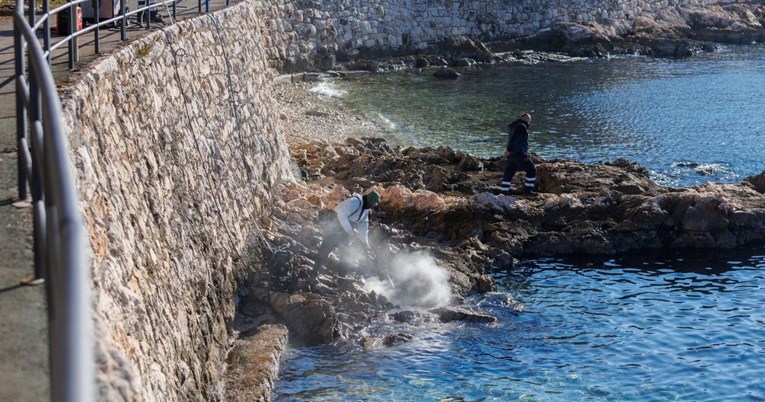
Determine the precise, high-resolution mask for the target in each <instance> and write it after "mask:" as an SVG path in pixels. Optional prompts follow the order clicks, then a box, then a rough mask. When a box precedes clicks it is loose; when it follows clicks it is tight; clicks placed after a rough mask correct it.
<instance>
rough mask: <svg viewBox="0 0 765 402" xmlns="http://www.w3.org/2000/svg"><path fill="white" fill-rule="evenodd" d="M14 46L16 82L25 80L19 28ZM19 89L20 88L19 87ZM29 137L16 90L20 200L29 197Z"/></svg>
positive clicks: (22, 43) (25, 116)
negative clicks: (26, 157)
mask: <svg viewBox="0 0 765 402" xmlns="http://www.w3.org/2000/svg"><path fill="white" fill-rule="evenodd" d="M13 46H14V48H15V56H16V58H15V59H14V65H15V68H16V73H15V74H16V75H15V77H16V81H19V80H25V79H26V76H25V74H24V38H22V36H21V32H20V31H19V29H18V28H15V25H14V29H13ZM17 87H18V86H17ZM26 135H27V108H26V106H25V105H24V99H23V98H22V95H21V94H20V93H19V91H18V90H16V153H17V158H16V159H17V167H18V181H17V184H18V188H19V199H20V200H26V199H27V196H28V192H27V174H26V167H25V166H24V156H23V153H24V149H23V146H24V142H23V140H24V138H25V137H26Z"/></svg>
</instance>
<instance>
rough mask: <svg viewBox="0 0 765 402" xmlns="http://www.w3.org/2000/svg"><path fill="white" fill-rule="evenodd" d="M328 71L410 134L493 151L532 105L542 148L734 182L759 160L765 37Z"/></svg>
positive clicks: (672, 175) (667, 174) (764, 134)
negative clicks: (538, 58)
mask: <svg viewBox="0 0 765 402" xmlns="http://www.w3.org/2000/svg"><path fill="white" fill-rule="evenodd" d="M460 72H461V73H462V74H463V76H462V77H461V78H459V79H458V80H455V81H451V80H446V81H444V80H438V79H435V78H433V77H432V76H431V73H432V71H427V72H426V71H423V72H402V73H393V74H379V75H371V76H367V77H361V78H354V79H350V80H335V81H332V82H330V83H329V84H327V83H325V84H323V85H325V86H326V85H330V86H332V88H330V89H329V91H328V92H331V93H338V91H339V93H342V94H343V95H342V98H343V100H344V101H345V103H346V104H347V105H348V107H350V108H352V109H353V110H356V111H357V112H358V113H361V114H364V115H366V116H368V117H371V118H373V119H377V120H378V121H380V122H381V123H383V124H385V125H386V126H387V127H388V128H389V130H390V132H391V135H394V136H396V137H398V138H399V139H400V140H402V141H403V142H404V143H406V144H412V145H416V146H439V145H448V146H451V147H453V148H455V149H460V150H463V151H467V152H471V153H473V154H475V155H479V156H483V157H487V156H495V155H500V154H501V153H502V151H503V147H504V144H505V142H506V134H505V133H504V130H505V127H506V126H507V123H508V122H509V121H511V120H512V119H514V118H515V117H516V116H517V115H518V114H520V113H521V112H523V111H530V112H531V113H532V114H533V121H532V127H531V133H532V135H531V139H530V142H531V149H532V151H534V152H536V153H538V154H539V155H541V156H543V157H545V158H555V157H565V158H573V159H576V160H581V161H584V162H598V161H605V160H613V159H615V158H617V157H624V158H627V159H630V160H632V161H635V162H638V163H640V164H642V165H644V166H646V167H648V168H649V169H650V170H651V171H652V172H653V178H654V179H655V180H656V181H658V182H660V183H662V184H666V185H673V186H689V185H694V184H699V183H703V182H706V181H719V182H736V181H740V180H741V179H743V178H745V177H747V176H750V175H754V174H759V173H761V172H762V171H763V170H765V157H764V156H765V91H764V90H763V88H765V45H753V46H743V47H723V48H722V49H721V50H720V51H719V52H717V53H713V54H705V55H701V56H699V57H695V58H692V59H687V60H656V59H651V58H643V57H627V58H617V59H610V60H583V61H574V62H566V63H542V64H537V65H531V66H530V65H521V64H505V65H494V66H489V67H473V68H464V69H461V70H460Z"/></svg>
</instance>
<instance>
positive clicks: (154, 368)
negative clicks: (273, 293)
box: [64, 4, 291, 401]
mask: <svg viewBox="0 0 765 402" xmlns="http://www.w3.org/2000/svg"><path fill="white" fill-rule="evenodd" d="M260 23H261V22H260V21H259V20H258V18H256V13H255V12H254V11H253V10H252V5H251V4H240V5H237V6H234V7H232V8H229V9H227V10H224V11H222V12H219V13H215V14H211V15H208V16H203V17H200V18H196V19H194V20H189V21H183V22H180V23H178V24H177V25H174V26H172V27H169V28H166V29H163V30H162V31H157V32H154V33H151V34H149V35H147V36H145V37H142V38H141V39H139V40H137V41H135V42H133V43H131V44H130V45H129V46H127V47H124V48H122V49H120V50H117V51H116V52H115V53H114V54H112V55H110V56H108V57H106V58H104V59H102V60H100V61H97V62H96V63H95V65H94V66H92V67H91V68H90V69H89V70H88V71H87V72H86V73H85V74H84V75H83V77H82V79H81V80H80V81H79V83H77V84H76V85H75V86H74V87H73V88H71V91H70V92H69V93H68V94H67V95H65V96H64V111H65V114H66V116H67V122H68V125H69V126H70V132H71V149H72V152H73V153H74V155H73V159H74V164H75V167H76V171H77V172H78V186H79V190H80V197H81V202H82V207H83V210H84V215H85V221H86V224H87V226H88V227H87V229H88V232H89V235H90V243H91V248H92V266H93V273H92V275H93V287H94V298H95V300H94V309H95V314H96V317H97V322H96V326H97V332H98V334H97V339H96V341H97V358H98V367H99V374H98V375H99V383H100V384H99V387H100V392H101V400H109V401H112V400H115V401H118V400H124V401H134V400H143V401H188V400H219V399H220V398H221V392H222V391H221V389H222V385H221V384H222V382H221V374H222V370H223V364H222V362H223V359H224V357H225V353H226V352H227V348H228V347H229V335H230V322H231V320H232V317H233V313H234V306H233V299H234V294H235V291H236V285H237V281H240V280H242V278H243V277H245V276H246V274H247V272H246V269H247V267H246V266H245V265H246V263H247V261H246V260H247V258H246V257H244V256H243V255H242V254H243V253H244V251H243V250H244V249H245V246H246V245H247V243H248V241H249V240H248V239H249V237H250V236H252V235H253V233H254V232H255V231H256V230H257V229H258V227H259V226H261V221H262V220H263V219H262V218H263V217H264V216H267V213H268V206H269V199H270V195H269V194H270V193H271V188H272V187H273V186H274V184H275V183H277V182H279V181H280V180H283V179H289V178H290V177H291V174H290V173H289V172H290V171H289V151H288V147H287V145H286V142H285V141H284V139H283V138H282V137H281V135H280V133H279V132H278V131H277V129H276V126H275V121H276V120H275V119H277V118H278V112H277V111H276V110H274V104H273V102H272V101H271V98H270V92H271V91H270V88H271V85H272V84H271V80H272V77H273V72H272V71H271V70H269V68H268V66H267V61H266V59H265V57H264V55H265V54H266V53H265V51H264V49H263V45H262V44H263V39H262V38H261V36H260V31H259V29H258V27H259V25H260ZM250 240H251V239H250Z"/></svg>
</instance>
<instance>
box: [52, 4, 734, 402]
mask: <svg viewBox="0 0 765 402" xmlns="http://www.w3.org/2000/svg"><path fill="white" fill-rule="evenodd" d="M731 2H733V1H712V0H706V1H701V0H683V1H669V0H665V1H660V2H651V1H625V2H616V1H605V0H601V1H590V2H584V1H578V0H577V1H573V0H572V1H564V2H557V1H552V0H523V1H510V0H492V1H464V2H458V1H450V0H436V1H413V0H398V1H394V0H386V1H383V0H370V1H360V0H344V1H337V2H335V1H333V2H320V1H308V0H301V1H290V0H269V1H260V0H252V1H250V2H245V3H241V4H238V5H236V6H233V7H231V8H229V9H226V10H223V11H220V12H217V13H214V14H210V15H207V16H202V17H199V18H196V19H194V20H189V21H183V22H180V23H178V24H177V25H174V26H171V27H167V28H164V29H163V30H161V31H157V32H153V33H151V34H148V35H147V36H145V37H143V38H141V39H139V40H137V41H134V42H132V43H130V44H129V45H127V46H125V47H123V48H121V49H119V50H118V51H116V52H115V53H114V54H112V55H110V56H108V57H105V58H103V59H101V60H99V61H97V62H96V63H95V64H94V65H93V66H92V67H90V68H89V69H88V70H86V71H85V72H84V73H83V75H82V78H81V80H80V81H79V82H77V83H76V84H75V85H73V86H72V87H71V88H68V89H67V91H66V92H67V93H66V94H65V95H64V96H63V99H64V112H65V115H66V120H67V124H68V125H69V129H70V133H71V138H70V142H71V149H72V151H73V160H74V164H75V168H76V171H77V173H78V177H77V179H78V186H79V192H80V197H81V200H82V208H83V211H84V214H85V220H86V223H87V225H88V228H87V229H88V232H89V235H90V243H91V248H92V269H93V287H94V295H95V296H94V298H95V300H94V304H93V308H94V311H95V316H96V321H97V322H96V328H97V335H96V336H97V339H96V341H97V343H96V344H97V358H98V368H99V372H98V375H99V390H100V395H101V398H100V399H101V400H110V401H112V400H114V401H135V400H143V401H186V400H213V401H214V400H222V399H224V396H223V389H224V385H223V380H222V373H223V368H224V358H225V355H226V351H227V350H228V348H229V347H230V345H231V339H230V335H231V330H232V328H231V320H232V318H233V315H234V301H233V300H234V298H235V296H236V292H237V285H238V284H240V283H241V282H242V281H243V280H244V279H245V278H246V277H247V275H248V269H249V268H250V267H248V263H250V262H251V261H250V260H249V257H248V256H247V254H246V251H245V250H246V247H247V245H248V244H251V242H252V237H253V236H255V234H256V233H258V232H259V231H260V230H263V229H264V226H265V225H266V224H265V223H264V222H267V220H268V215H269V211H270V205H271V196H270V194H271V193H272V190H273V188H274V186H275V185H276V184H277V183H278V182H280V181H282V180H284V179H290V178H291V174H290V173H289V164H290V157H289V151H288V146H287V144H286V142H285V140H284V138H283V137H282V134H281V133H280V132H279V129H278V126H277V124H276V119H278V118H279V111H278V110H276V106H275V105H276V104H275V102H274V100H273V99H272V96H271V92H272V85H273V83H272V82H273V81H272V80H273V78H274V70H273V67H277V68H282V69H287V70H289V69H303V68H305V69H309V68H314V67H316V66H318V65H319V64H321V63H323V62H324V61H325V60H326V59H327V58H330V59H331V58H332V57H358V56H360V55H363V53H364V52H368V51H371V49H380V50H389V51H392V52H415V51H420V50H423V49H426V48H428V46H430V44H432V43H434V42H437V41H439V40H441V39H443V38H446V37H450V36H453V35H469V36H475V37H479V38H484V39H492V38H499V37H501V36H518V35H528V34H531V33H534V32H536V31H538V30H540V29H544V28H546V27H548V26H549V25H550V24H552V23H554V22H555V21H568V20H576V21H590V20H602V19H604V18H616V17H624V18H631V17H632V16H634V14H632V13H641V12H660V11H661V10H664V9H667V8H671V7H676V6H678V5H680V4H682V5H689V6H704V5H710V4H720V3H731Z"/></svg>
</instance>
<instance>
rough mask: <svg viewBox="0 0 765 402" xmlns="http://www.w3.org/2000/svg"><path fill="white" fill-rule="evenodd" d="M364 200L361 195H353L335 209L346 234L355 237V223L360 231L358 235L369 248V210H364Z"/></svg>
mask: <svg viewBox="0 0 765 402" xmlns="http://www.w3.org/2000/svg"><path fill="white" fill-rule="evenodd" d="M363 206H364V200H363V199H362V198H361V195H359V194H357V193H353V196H351V197H350V198H348V199H346V200H344V201H343V202H341V203H339V204H337V206H336V207H335V208H334V211H335V213H336V214H337V220H339V221H340V225H341V226H342V227H343V229H345V232H346V233H348V235H349V236H353V226H351V223H355V224H356V227H357V229H358V233H357V234H356V235H357V236H358V237H359V240H361V242H362V243H363V244H364V245H365V246H367V247H369V239H368V232H369V210H368V209H364V208H363Z"/></svg>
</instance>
